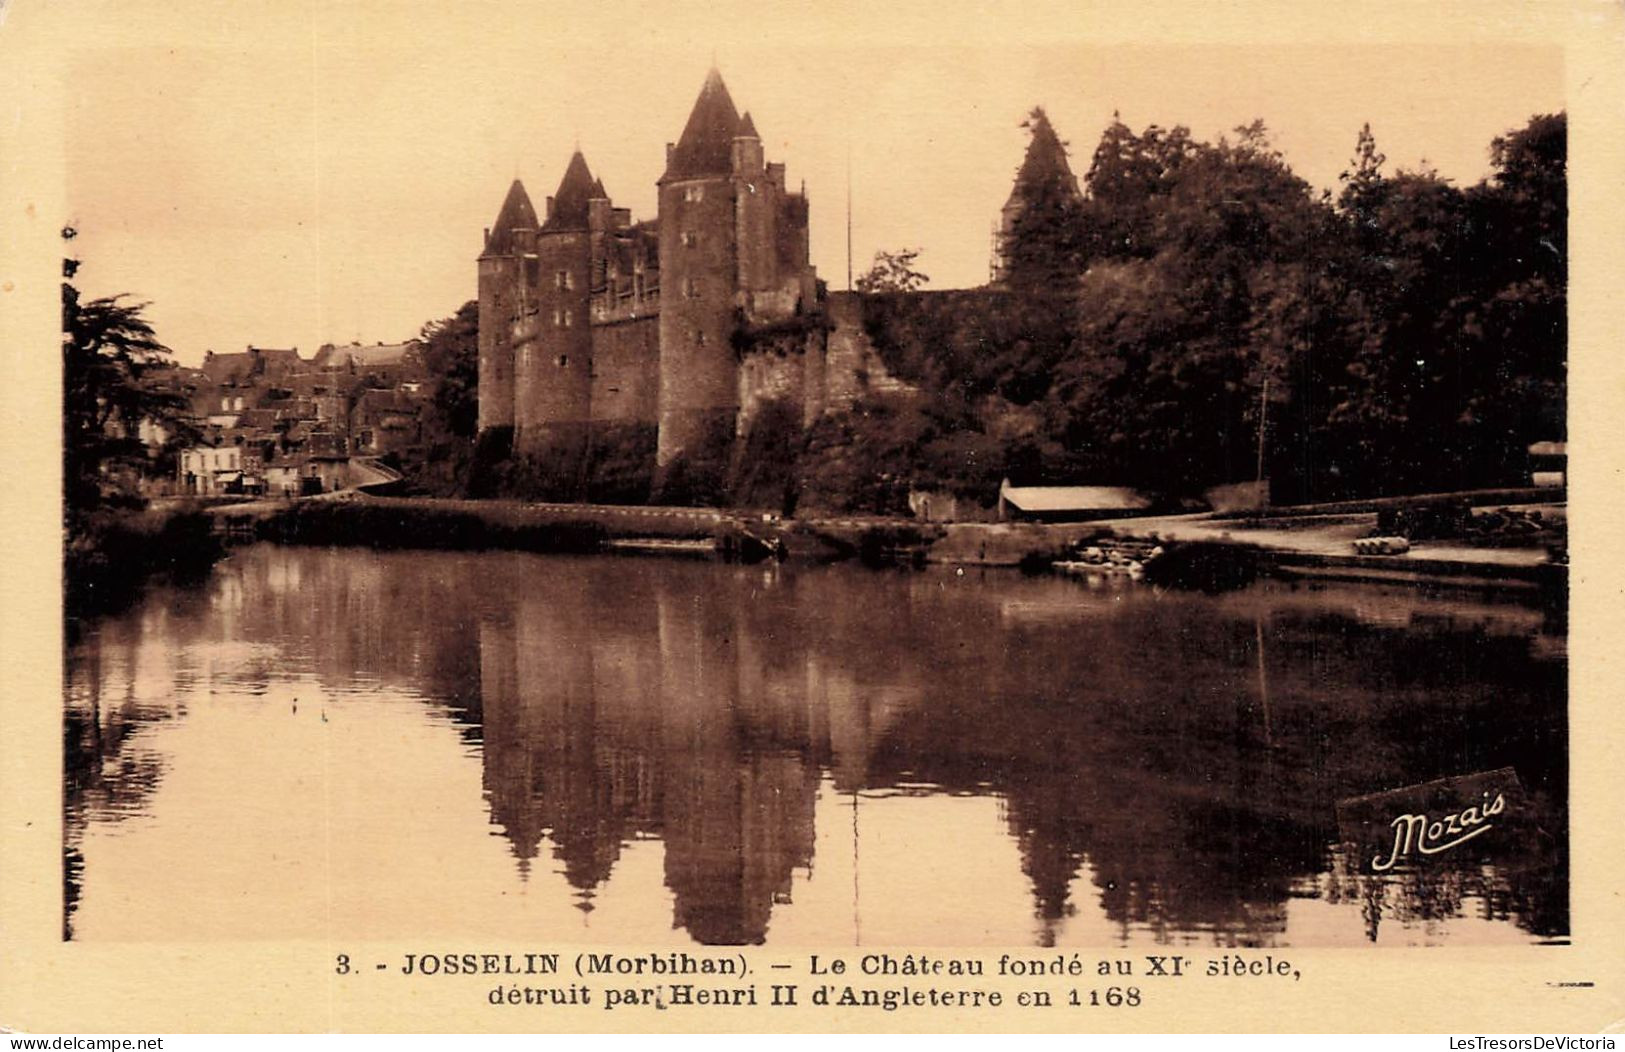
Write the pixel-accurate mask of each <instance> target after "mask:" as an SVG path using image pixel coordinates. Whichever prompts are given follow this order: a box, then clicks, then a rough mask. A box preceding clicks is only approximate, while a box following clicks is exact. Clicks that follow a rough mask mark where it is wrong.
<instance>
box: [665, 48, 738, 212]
mask: <svg viewBox="0 0 1625 1052" xmlns="http://www.w3.org/2000/svg"><path fill="white" fill-rule="evenodd" d="M739 128H740V121H739V110H738V109H736V108H735V107H734V100H733V98H732V97H731V96H729V94H728V86H727V85H726V84H724V83H722V74H721V73H719V72H717V70H716V68H715V67H712V69H711V72H710V73H709V74H707V75H706V78H705V86H704V87H702V88H700V97H699V98H698V99H696V100H695V101H694V109H693V111H692V112H690V113H689V115H688V123H687V124H685V125H684V126H683V134H682V137H681V138H679V139H678V140H677V145H675V146H673V147H672V150H671V155H670V157H669V158H668V159H667V162H666V174H665V175H663V176H661V177H660V181H661V182H663V183H664V182H670V181H671V180H674V179H692V178H696V177H698V176H704V175H727V174H728V172H729V170H730V169H731V167H732V159H733V140H734V136H736V135H738V134H739ZM752 130H753V132H754V129H752Z"/></svg>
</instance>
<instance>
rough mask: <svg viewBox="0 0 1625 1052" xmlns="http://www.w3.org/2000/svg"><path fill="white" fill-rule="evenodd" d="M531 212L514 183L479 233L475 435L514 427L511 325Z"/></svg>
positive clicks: (522, 288) (520, 293)
mask: <svg viewBox="0 0 1625 1052" xmlns="http://www.w3.org/2000/svg"><path fill="white" fill-rule="evenodd" d="M537 229H538V228H537V222H536V210H535V209H534V208H533V207H531V203H530V197H529V195H527V194H526V193H525V188H524V186H523V185H522V184H521V183H520V182H519V180H518V179H515V180H514V181H513V185H512V186H510V187H508V196H507V197H506V198H505V199H504V200H503V202H502V208H501V209H500V210H499V211H498V212H497V219H496V223H495V224H494V225H493V226H492V227H491V228H490V229H488V230H487V231H486V232H485V250H484V251H483V252H481V253H480V258H479V304H480V321H479V325H480V334H479V350H480V381H479V402H480V405H479V430H480V432H481V433H484V432H488V431H496V430H500V429H508V428H512V427H513V425H514V353H513V340H512V322H513V319H514V316H515V314H516V313H517V312H518V311H519V310H520V309H521V307H522V306H523V301H524V300H525V298H526V296H527V290H526V279H527V277H529V275H527V273H526V269H527V262H530V263H533V262H534V260H535V254H536V233H537Z"/></svg>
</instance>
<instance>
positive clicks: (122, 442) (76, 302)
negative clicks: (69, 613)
mask: <svg viewBox="0 0 1625 1052" xmlns="http://www.w3.org/2000/svg"><path fill="white" fill-rule="evenodd" d="M74 236H75V232H74V231H73V230H72V228H68V229H67V230H64V231H63V237H64V238H65V239H71V238H72V237H74ZM78 266H79V264H78V261H77V260H73V259H68V260H64V261H63V276H64V278H71V277H72V276H73V275H74V274H75V273H76V271H77V270H78ZM127 299H128V296H127V295H126V294H120V295H117V296H106V297H102V298H99V299H93V300H90V301H89V302H82V301H81V300H80V297H79V290H78V289H77V288H75V287H74V286H73V285H72V284H71V283H70V282H69V281H66V280H65V281H63V282H62V427H63V436H62V449H63V487H64V497H65V500H66V504H67V512H68V516H69V520H70V522H73V521H77V520H78V519H79V518H80V517H81V516H83V515H88V514H89V513H91V512H93V511H95V510H96V509H97V508H99V507H101V506H102V505H104V504H107V503H120V502H122V503H136V502H138V498H136V497H135V496H134V495H133V494H131V493H128V492H125V491H123V489H122V488H121V486H120V485H119V483H118V480H117V476H118V469H119V468H121V467H131V468H135V469H137V470H140V469H142V468H144V467H146V466H147V465H146V449H145V447H144V445H143V444H142V442H141V440H140V438H139V435H140V431H141V425H142V424H143V423H144V422H151V423H156V424H159V425H161V426H162V427H164V428H165V429H166V430H167V431H169V433H170V434H171V435H172V436H180V435H185V434H188V433H190V431H191V426H190V424H189V422H188V419H187V416H188V411H189V409H190V406H189V404H188V402H187V399H186V397H185V396H184V394H183V393H182V392H180V391H179V390H178V389H177V388H176V387H175V386H174V385H165V384H163V383H162V382H160V381H161V378H162V377H163V376H164V374H165V373H167V372H169V371H170V370H172V369H173V367H174V362H173V360H172V359H171V357H170V351H169V348H167V347H165V346H164V345H163V344H162V343H160V342H159V340H158V337H157V335H156V334H155V333H154V331H153V328H152V326H151V324H150V323H148V322H147V320H146V318H145V317H144V312H145V310H146V308H147V307H148V306H149V304H146V303H130V302H126V300H127Z"/></svg>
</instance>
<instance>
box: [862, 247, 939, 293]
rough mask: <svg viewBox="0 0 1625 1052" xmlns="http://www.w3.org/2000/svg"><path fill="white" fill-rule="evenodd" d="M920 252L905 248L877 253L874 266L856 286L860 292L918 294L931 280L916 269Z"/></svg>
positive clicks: (915, 249)
mask: <svg viewBox="0 0 1625 1052" xmlns="http://www.w3.org/2000/svg"><path fill="white" fill-rule="evenodd" d="M919 257H920V250H919V249H917V248H903V249H898V250H897V251H896V252H886V251H880V252H876V253H875V261H874V265H873V266H871V267H870V268H869V272H868V273H867V274H864V275H863V276H862V277H860V278H858V280H857V281H856V282H854V285H855V286H856V287H857V290H858V291H859V292H871V293H874V292H916V291H918V290H919V289H920V288H921V287H922V286H924V285H927V284H929V283H930V281H931V279H930V278H928V277H926V276H925V275H924V274H922V273H921V272H920V271H918V270H915V269H914V261H915V260H917V259H919Z"/></svg>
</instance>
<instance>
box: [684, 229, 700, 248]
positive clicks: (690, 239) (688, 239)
mask: <svg viewBox="0 0 1625 1052" xmlns="http://www.w3.org/2000/svg"><path fill="white" fill-rule="evenodd" d="M699 243H700V239H699V236H698V235H696V234H695V233H694V231H692V230H685V231H683V247H684V248H693V247H694V246H695V245H697V244H699Z"/></svg>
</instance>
